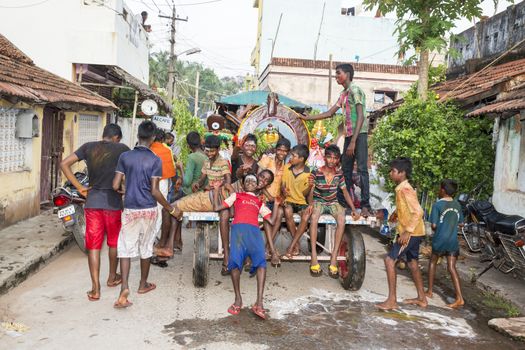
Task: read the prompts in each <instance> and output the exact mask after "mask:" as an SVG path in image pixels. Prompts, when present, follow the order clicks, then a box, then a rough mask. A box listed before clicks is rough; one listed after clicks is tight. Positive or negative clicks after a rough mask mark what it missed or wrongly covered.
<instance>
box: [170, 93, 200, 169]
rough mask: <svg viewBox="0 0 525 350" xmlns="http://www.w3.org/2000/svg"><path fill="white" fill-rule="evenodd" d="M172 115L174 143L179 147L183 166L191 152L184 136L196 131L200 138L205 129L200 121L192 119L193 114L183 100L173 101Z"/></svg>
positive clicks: (195, 118)
mask: <svg viewBox="0 0 525 350" xmlns="http://www.w3.org/2000/svg"><path fill="white" fill-rule="evenodd" d="M173 115H174V116H175V128H174V131H175V134H176V140H177V141H176V143H177V145H178V146H179V147H180V150H181V151H180V154H179V156H178V158H179V160H181V161H182V162H183V163H184V164H186V160H187V159H188V154H190V152H191V150H190V149H189V147H188V144H187V143H186V135H188V133H189V132H190V131H196V132H198V133H199V134H200V135H201V136H203V135H204V132H205V131H206V129H205V128H204V125H203V124H202V121H201V120H200V119H199V118H197V117H194V116H193V114H192V113H191V112H190V110H189V109H188V102H187V101H186V100H184V99H179V100H173Z"/></svg>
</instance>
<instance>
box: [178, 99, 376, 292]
mask: <svg viewBox="0 0 525 350" xmlns="http://www.w3.org/2000/svg"><path fill="white" fill-rule="evenodd" d="M226 112H227V111H226ZM237 121H238V122H239V124H238V129H237V130H235V132H236V136H237V138H238V139H242V137H244V136H245V135H247V134H249V133H257V134H259V135H260V136H261V135H262V136H263V137H264V139H265V141H266V142H267V143H269V144H271V143H273V142H276V141H277V140H278V138H279V137H280V136H281V135H282V136H284V137H286V138H287V139H289V140H290V142H291V144H292V147H293V146H294V145H296V144H306V145H311V144H312V142H311V141H312V140H311V137H310V131H309V130H308V128H307V126H306V124H305V123H304V121H303V120H302V119H301V118H300V117H299V114H298V113H297V112H296V111H294V110H293V109H292V108H290V107H287V106H284V105H282V104H281V103H280V101H279V96H278V95H277V94H275V93H268V97H267V101H266V104H264V105H261V106H260V107H258V108H255V109H254V110H252V111H250V113H248V114H247V115H246V117H245V118H243V119H242V120H237ZM315 128H317V130H314V131H316V132H314V135H315V134H317V136H320V135H321V134H323V132H322V130H321V131H319V130H320V129H321V128H322V125H319V124H318V125H316V126H315ZM270 146H271V145H270ZM314 147H318V146H317V144H316V142H314ZM315 150H318V148H315ZM184 216H185V217H186V218H187V219H188V220H190V221H191V222H196V223H197V232H196V234H195V239H194V253H193V283H194V285H195V286H197V287H205V286H206V284H207V283H208V279H209V273H210V272H209V265H210V259H223V257H224V256H223V253H222V251H223V247H222V244H221V239H220V233H219V225H218V221H219V217H218V215H217V213H215V212H204V213H198V212H189V213H184ZM294 219H295V222H296V223H298V222H299V220H300V217H299V215H297V214H295V216H294ZM335 224H336V222H335V220H334V218H333V217H332V216H330V215H322V216H321V217H320V219H319V225H318V227H319V228H318V230H319V232H318V242H317V245H318V251H320V254H319V255H318V260H319V261H320V262H322V261H329V260H330V252H331V251H332V249H333V247H334V240H335V227H336V226H335ZM375 224H376V220H375V218H374V217H368V218H363V217H361V218H360V219H359V220H353V219H352V217H351V216H350V215H347V217H346V227H345V233H344V237H343V242H342V244H341V246H340V249H339V256H338V257H337V260H338V265H339V266H338V267H339V275H340V280H341V284H342V286H343V288H345V289H350V290H357V289H359V288H360V287H361V285H362V283H363V281H364V277H365V271H366V256H365V244H364V240H363V237H362V235H361V233H360V232H359V230H355V229H352V227H355V226H356V225H364V226H373V225H375ZM283 227H285V226H284V225H283ZM283 233H285V232H282V231H281V234H283ZM305 236H306V237H307V238H309V235H308V232H307V233H306V234H305ZM215 238H216V239H215ZM215 242H216V243H215ZM212 243H213V244H212ZM287 260H292V261H309V260H310V255H298V256H293V257H292V258H291V259H287Z"/></svg>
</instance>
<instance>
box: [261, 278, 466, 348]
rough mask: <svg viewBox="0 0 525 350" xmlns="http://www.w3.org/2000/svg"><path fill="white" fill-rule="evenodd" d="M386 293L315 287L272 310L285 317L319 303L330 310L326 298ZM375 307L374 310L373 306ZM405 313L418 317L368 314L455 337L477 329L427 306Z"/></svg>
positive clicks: (359, 298)
mask: <svg viewBox="0 0 525 350" xmlns="http://www.w3.org/2000/svg"><path fill="white" fill-rule="evenodd" d="M384 298H385V296H384V295H380V294H377V293H374V292H371V291H369V290H360V291H358V292H353V293H350V292H347V293H334V292H329V291H327V290H324V289H319V288H312V289H311V294H310V295H306V296H302V297H299V298H295V299H292V300H287V301H274V302H272V303H271V309H272V310H278V311H277V312H276V313H273V312H272V317H273V318H277V319H282V318H284V317H286V315H290V314H296V313H298V312H300V311H301V310H303V309H304V308H305V307H306V306H312V305H319V306H321V307H323V308H325V310H326V311H327V312H328V310H327V309H326V306H325V305H324V304H325V302H326V301H329V302H336V303H337V302H341V301H350V302H352V301H354V302H370V303H376V302H380V301H383V300H384ZM374 311H375V310H374ZM401 312H402V313H404V314H406V315H407V316H412V317H414V318H416V320H406V321H397V320H393V319H391V318H387V317H381V316H380V315H366V316H367V317H371V318H372V319H374V320H375V321H377V322H381V323H383V324H387V325H391V326H396V325H398V324H400V323H402V322H416V323H419V324H421V325H422V326H423V327H425V328H427V329H432V330H436V331H439V332H442V333H443V334H445V335H448V336H452V337H461V338H475V337H476V333H475V332H474V330H473V329H472V327H471V326H470V325H469V324H468V323H467V321H466V320H464V319H462V318H454V317H449V316H446V315H441V314H438V313H436V312H431V311H426V310H412V309H410V310H408V309H402V310H401Z"/></svg>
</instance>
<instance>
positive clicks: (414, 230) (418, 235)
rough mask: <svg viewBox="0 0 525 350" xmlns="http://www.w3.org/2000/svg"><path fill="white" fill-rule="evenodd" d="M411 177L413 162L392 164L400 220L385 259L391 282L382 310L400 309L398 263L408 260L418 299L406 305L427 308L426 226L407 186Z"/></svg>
mask: <svg viewBox="0 0 525 350" xmlns="http://www.w3.org/2000/svg"><path fill="white" fill-rule="evenodd" d="M410 175H412V161H411V160H410V158H396V159H394V160H393V161H392V163H390V178H391V179H392V181H394V182H395V183H396V184H397V187H396V211H397V218H398V226H397V230H398V234H399V236H398V237H397V241H396V242H394V245H393V246H392V249H391V250H390V253H389V254H388V255H387V256H386V257H385V267H386V275H387V280H388V298H387V299H386V300H385V301H384V302H382V303H380V304H377V305H376V307H377V308H379V309H382V310H392V309H397V308H398V305H397V295H396V278H397V273H396V269H395V265H396V261H397V260H398V259H399V258H401V257H403V256H405V257H406V261H407V263H408V267H409V268H410V271H411V272H412V279H413V280H414V284H415V285H416V289H417V298H415V299H406V300H405V301H404V303H406V304H415V305H418V306H420V307H426V306H427V299H426V297H425V291H424V289H423V278H422V277H421V271H420V270H419V265H418V258H419V244H420V243H421V240H422V237H423V236H424V235H425V227H424V224H423V209H421V206H420V205H419V202H418V200H417V194H416V191H415V190H414V188H413V187H412V186H411V185H410V183H408V179H409V178H410Z"/></svg>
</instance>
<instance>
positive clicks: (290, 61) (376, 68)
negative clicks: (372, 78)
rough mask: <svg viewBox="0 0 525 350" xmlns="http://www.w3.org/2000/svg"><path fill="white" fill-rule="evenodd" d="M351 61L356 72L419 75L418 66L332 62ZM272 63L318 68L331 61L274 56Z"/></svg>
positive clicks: (328, 65)
mask: <svg viewBox="0 0 525 350" xmlns="http://www.w3.org/2000/svg"><path fill="white" fill-rule="evenodd" d="M343 63H351V64H352V66H353V67H354V70H355V71H356V72H372V73H391V74H412V75H417V67H416V66H401V65H399V66H398V65H393V64H374V63H356V62H334V61H333V62H332V69H335V67H336V66H337V65H339V64H343ZM271 64H272V65H274V66H284V67H300V68H316V69H329V67H330V61H314V60H306V59H300V58H279V57H274V58H272V63H271Z"/></svg>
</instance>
